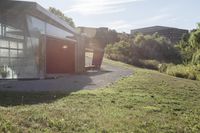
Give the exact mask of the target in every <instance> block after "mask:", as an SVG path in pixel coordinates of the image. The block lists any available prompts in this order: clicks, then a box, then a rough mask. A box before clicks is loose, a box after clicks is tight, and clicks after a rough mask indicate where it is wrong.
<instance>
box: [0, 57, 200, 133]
mask: <svg viewBox="0 0 200 133" xmlns="http://www.w3.org/2000/svg"><path fill="white" fill-rule="evenodd" d="M105 62H106V63H111V64H113V65H118V66H122V67H126V68H131V69H133V71H134V74H133V75H132V76H130V77H126V78H123V79H121V80H120V81H118V82H117V83H115V84H113V85H111V86H108V87H105V88H101V89H97V90H84V91H79V92H75V93H71V94H57V93H48V94H45V93H43V94H37V93H32V94H30V93H21V94H20V93H16V92H15V93H14V92H13V93H9V92H7V93H3V92H1V93H0V132H9V131H10V132H14V133H16V132H34V133H35V132H37V133H39V132H52V133H55V132H70V133H71V132H81V133H83V132H92V133H93V132H102V133H107V132H109V133H110V132H124V133H128V132H136V133H138V132H139V133H140V132H141V133H145V132H148V133H149V132H150V133H160V132H166V133H174V132H178V133H183V132H186V133H190V132H191V133H193V132H197V133H198V132H200V123H199V121H200V104H199V103H200V82H199V81H192V80H186V79H180V78H176V77H171V76H168V75H165V74H161V73H159V72H156V71H152V70H146V69H139V68H135V67H132V66H130V65H125V64H123V63H120V62H114V61H109V60H107V59H106V60H105Z"/></svg>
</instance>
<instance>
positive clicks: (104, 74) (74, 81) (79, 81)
mask: <svg viewBox="0 0 200 133" xmlns="http://www.w3.org/2000/svg"><path fill="white" fill-rule="evenodd" d="M88 62H89V59H88V58H87V61H86V64H87V63H88ZM132 73H133V72H132V70H129V69H126V68H122V67H119V66H114V65H110V64H105V63H103V65H102V70H100V71H88V72H87V73H84V74H81V75H66V76H64V77H59V78H57V79H45V80H25V81H23V80H19V81H15V80H8V81H3V80H2V81H1V80H0V91H23V92H26V91H27V92H32V91H34V92H38V91H41V92H42V91H66V92H75V91H78V90H83V89H96V88H100V87H104V86H107V85H109V84H111V83H113V82H115V81H117V80H119V79H121V78H122V77H126V76H129V75H131V74H132Z"/></svg>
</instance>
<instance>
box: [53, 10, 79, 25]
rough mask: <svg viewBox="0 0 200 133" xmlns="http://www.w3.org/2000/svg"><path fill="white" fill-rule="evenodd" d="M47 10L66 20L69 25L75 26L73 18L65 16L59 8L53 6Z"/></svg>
mask: <svg viewBox="0 0 200 133" xmlns="http://www.w3.org/2000/svg"><path fill="white" fill-rule="evenodd" d="M49 11H50V12H51V13H53V14H54V15H56V16H58V17H59V18H61V19H62V20H64V21H66V22H67V23H68V24H69V25H70V26H72V27H75V24H74V21H73V19H72V18H70V17H67V16H65V14H64V13H62V12H61V11H60V10H59V9H56V8H54V7H49Z"/></svg>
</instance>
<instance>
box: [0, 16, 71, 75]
mask: <svg viewBox="0 0 200 133" xmlns="http://www.w3.org/2000/svg"><path fill="white" fill-rule="evenodd" d="M8 15H9V14H8ZM9 18H12V17H9ZM13 18H15V19H16V21H15V22H16V23H13V20H9V19H7V18H4V19H6V21H2V20H0V79H2V78H6V79H17V78H39V77H40V76H41V74H44V70H43V72H42V71H41V69H42V67H44V66H41V64H42V65H44V62H45V57H44V51H45V50H44V47H41V45H42V43H41V37H42V36H45V35H48V36H53V37H57V38H66V37H73V34H71V33H69V32H67V31H65V30H62V29H60V28H57V27H56V26H54V25H52V24H49V23H47V22H44V21H42V20H40V19H37V18H36V17H33V16H29V15H25V16H24V18H25V19H24V21H25V22H22V24H19V22H20V21H19V20H18V17H17V16H13ZM15 19H14V20H15ZM5 22H6V23H5ZM11 25H12V26H11ZM19 25H20V26H19ZM43 43H45V42H43Z"/></svg>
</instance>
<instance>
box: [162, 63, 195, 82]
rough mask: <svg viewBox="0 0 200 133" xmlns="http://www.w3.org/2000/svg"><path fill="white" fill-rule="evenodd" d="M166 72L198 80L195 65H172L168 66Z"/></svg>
mask: <svg viewBox="0 0 200 133" xmlns="http://www.w3.org/2000/svg"><path fill="white" fill-rule="evenodd" d="M166 73H167V74H168V75H171V76H175V77H180V78H186V79H191V80H199V71H197V66H192V65H188V66H184V65H173V66H168V67H167V70H166Z"/></svg>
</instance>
